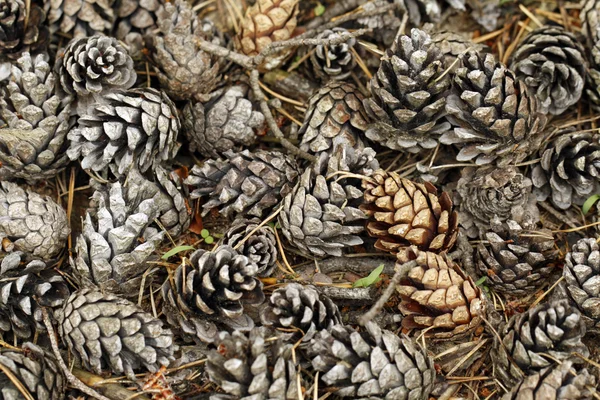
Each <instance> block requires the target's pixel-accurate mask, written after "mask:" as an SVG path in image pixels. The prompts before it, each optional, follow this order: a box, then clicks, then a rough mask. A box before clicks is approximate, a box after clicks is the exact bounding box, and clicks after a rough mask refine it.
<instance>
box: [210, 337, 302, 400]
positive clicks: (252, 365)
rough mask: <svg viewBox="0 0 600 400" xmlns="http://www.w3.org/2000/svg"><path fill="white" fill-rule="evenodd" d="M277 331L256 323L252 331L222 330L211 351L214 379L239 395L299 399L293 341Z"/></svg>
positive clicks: (225, 389)
mask: <svg viewBox="0 0 600 400" xmlns="http://www.w3.org/2000/svg"><path fill="white" fill-rule="evenodd" d="M273 338H277V335H276V333H275V332H273V331H271V330H269V329H267V328H264V327H257V328H254V329H252V330H251V331H250V332H249V334H247V335H245V334H244V333H241V332H238V331H234V332H233V333H228V332H219V337H218V339H217V341H216V343H215V345H216V347H217V348H216V349H215V350H211V352H210V353H208V360H207V362H206V370H207V371H208V376H209V378H210V380H211V382H214V383H216V384H217V385H219V386H220V387H221V389H223V390H224V391H225V393H227V394H230V395H233V396H236V398H240V399H256V400H261V399H265V400H266V399H297V398H298V391H299V388H298V384H299V383H300V385H301V386H302V388H304V389H308V385H305V384H303V382H299V381H298V378H297V374H298V372H297V371H296V370H297V367H296V363H295V362H294V361H293V358H292V352H293V344H292V343H286V342H285V341H283V340H282V339H281V338H277V339H276V340H273Z"/></svg>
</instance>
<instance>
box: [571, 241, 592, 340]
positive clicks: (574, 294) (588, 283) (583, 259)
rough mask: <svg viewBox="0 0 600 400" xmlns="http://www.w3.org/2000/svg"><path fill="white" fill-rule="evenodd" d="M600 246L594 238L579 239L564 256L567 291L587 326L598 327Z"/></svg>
mask: <svg viewBox="0 0 600 400" xmlns="http://www.w3.org/2000/svg"><path fill="white" fill-rule="evenodd" d="M599 275H600V248H599V247H598V242H597V241H596V239H592V238H589V239H580V240H579V241H578V242H577V243H575V244H574V245H573V247H572V248H571V251H570V252H569V253H567V256H566V257H565V266H564V268H563V276H564V277H565V281H566V287H567V292H568V293H569V296H570V297H571V299H573V301H574V302H575V303H576V304H577V307H578V308H579V310H580V311H581V312H582V313H583V317H584V319H585V320H586V322H587V323H588V325H589V326H593V327H596V328H600V276H599Z"/></svg>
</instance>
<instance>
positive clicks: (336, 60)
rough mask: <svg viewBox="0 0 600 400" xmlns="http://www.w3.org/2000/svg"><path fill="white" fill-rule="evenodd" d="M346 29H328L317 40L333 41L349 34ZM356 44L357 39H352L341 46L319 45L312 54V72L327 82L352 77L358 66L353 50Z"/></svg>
mask: <svg viewBox="0 0 600 400" xmlns="http://www.w3.org/2000/svg"><path fill="white" fill-rule="evenodd" d="M347 33H348V31H347V30H346V29H344V28H333V29H326V30H324V31H323V32H321V33H320V34H319V35H318V36H317V39H326V40H333V39H336V38H339V37H341V36H342V34H347ZM355 44H356V39H355V38H350V39H348V40H347V41H345V42H342V43H340V44H332V45H329V46H324V45H317V46H315V48H314V49H313V51H312V53H311V54H310V63H311V65H312V71H313V72H314V74H315V75H316V77H317V78H319V79H321V80H323V81H327V80H330V79H335V80H343V79H346V78H347V77H348V76H350V73H351V72H352V70H353V69H354V67H355V66H356V59H355V58H354V54H352V48H353V47H354V45H355Z"/></svg>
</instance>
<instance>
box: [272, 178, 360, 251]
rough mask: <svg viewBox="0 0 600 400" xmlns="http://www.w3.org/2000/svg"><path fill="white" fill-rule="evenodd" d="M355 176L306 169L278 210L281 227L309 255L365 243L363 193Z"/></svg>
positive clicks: (292, 241)
mask: <svg viewBox="0 0 600 400" xmlns="http://www.w3.org/2000/svg"><path fill="white" fill-rule="evenodd" d="M358 184H359V183H358V182H357V180H356V179H343V180H341V181H339V182H337V181H336V180H335V179H332V180H330V181H329V182H328V181H327V180H326V178H325V177H324V176H323V175H317V174H315V173H314V172H313V170H311V169H310V168H309V169H307V170H306V171H305V172H304V173H303V174H302V176H301V177H300V180H299V181H298V184H297V185H296V186H295V187H294V189H293V190H292V192H291V193H289V194H288V195H287V196H285V197H284V199H283V203H282V204H283V209H282V210H281V212H280V213H279V224H280V225H281V231H282V232H283V234H284V235H285V237H286V238H287V239H288V241H289V242H290V244H291V245H292V246H295V247H297V248H298V249H299V250H300V252H301V253H302V254H303V255H305V256H307V257H314V256H318V257H320V256H325V255H332V256H341V255H342V249H344V248H346V247H350V246H356V245H359V244H362V243H363V240H362V239H361V238H360V236H357V235H358V234H359V233H361V232H362V231H363V230H364V220H365V219H366V215H365V213H364V212H363V211H361V210H360V209H359V208H358V207H359V205H360V204H361V200H362V197H363V192H362V190H361V189H360V188H359V187H357V185H358Z"/></svg>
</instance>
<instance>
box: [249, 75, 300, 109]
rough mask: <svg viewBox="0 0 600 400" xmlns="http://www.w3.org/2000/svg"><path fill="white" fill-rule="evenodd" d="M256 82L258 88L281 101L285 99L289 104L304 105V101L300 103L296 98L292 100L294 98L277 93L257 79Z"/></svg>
mask: <svg viewBox="0 0 600 400" xmlns="http://www.w3.org/2000/svg"><path fill="white" fill-rule="evenodd" d="M258 84H259V85H260V88H261V89H262V90H264V91H265V92H267V93H269V94H270V95H271V96H273V97H275V98H278V99H279V100H281V101H285V102H286V103H290V104H292V105H295V106H300V107H304V103H302V102H300V101H297V100H294V99H290V98H289V97H285V96H283V95H281V94H279V93H277V92H275V91H273V90H271V89H269V88H268V87H267V85H265V84H264V83H262V82H261V81H258Z"/></svg>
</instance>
